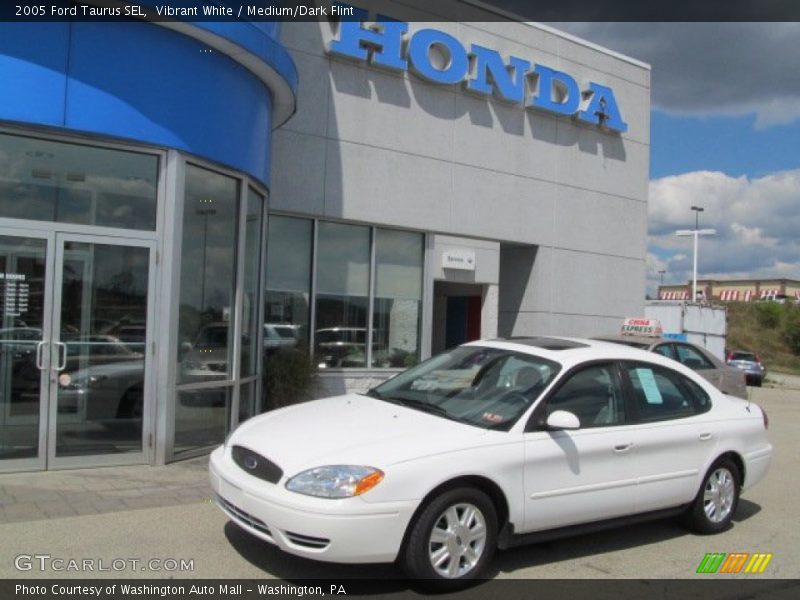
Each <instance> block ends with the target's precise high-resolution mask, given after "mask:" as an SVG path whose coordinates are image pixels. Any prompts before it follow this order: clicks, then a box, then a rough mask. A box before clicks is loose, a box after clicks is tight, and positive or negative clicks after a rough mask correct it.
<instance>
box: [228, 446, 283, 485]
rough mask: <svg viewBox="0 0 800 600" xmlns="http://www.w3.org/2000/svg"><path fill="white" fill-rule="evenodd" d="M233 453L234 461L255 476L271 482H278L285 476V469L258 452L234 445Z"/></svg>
mask: <svg viewBox="0 0 800 600" xmlns="http://www.w3.org/2000/svg"><path fill="white" fill-rule="evenodd" d="M231 455H232V456H233V462H235V463H236V464H237V465H239V466H240V467H241V468H242V469H243V470H244V471H246V472H247V473H249V474H250V475H252V476H253V477H258V478H259V479H263V480H264V481H269V482H270V483H278V481H280V479H281V477H283V470H281V468H280V467H279V466H278V465H276V464H275V463H274V462H272V461H271V460H270V459H268V458H265V457H263V456H261V455H260V454H258V453H257V452H253V451H252V450H248V449H247V448H244V447H242V446H234V447H233V448H232V449H231Z"/></svg>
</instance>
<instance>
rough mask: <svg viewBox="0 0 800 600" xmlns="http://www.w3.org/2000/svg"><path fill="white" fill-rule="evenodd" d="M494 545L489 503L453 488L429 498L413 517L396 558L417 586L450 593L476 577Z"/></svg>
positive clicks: (475, 494) (494, 518)
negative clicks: (417, 583) (417, 582)
mask: <svg viewBox="0 0 800 600" xmlns="http://www.w3.org/2000/svg"><path fill="white" fill-rule="evenodd" d="M470 534H471V535H470ZM470 538H472V539H470ZM496 548H497V510H496V509H495V506H494V504H493V503H492V501H491V500H490V499H489V497H488V496H487V495H486V494H484V493H483V492H481V491H480V490H478V489H475V488H457V489H452V490H448V491H446V492H444V493H442V494H441V495H440V496H437V497H435V498H434V499H433V500H431V501H430V502H429V503H428V504H427V505H426V506H425V507H424V508H423V509H422V511H421V512H420V513H419V514H418V515H417V517H416V518H415V519H414V521H413V522H412V523H411V526H410V528H409V532H408V536H407V538H406V543H405V544H404V547H403V549H402V550H401V553H400V557H399V559H400V560H399V562H400V565H401V566H402V568H403V570H404V571H405V572H406V575H408V577H409V578H411V579H415V580H418V581H419V583H420V585H421V586H422V587H426V588H429V589H432V590H437V591H453V590H457V589H461V588H463V587H466V586H467V585H469V584H470V582H472V581H474V580H476V579H479V578H480V577H481V574H482V573H483V572H484V570H485V569H486V566H487V565H488V564H489V562H491V560H492V556H493V555H494V552H495V549H496Z"/></svg>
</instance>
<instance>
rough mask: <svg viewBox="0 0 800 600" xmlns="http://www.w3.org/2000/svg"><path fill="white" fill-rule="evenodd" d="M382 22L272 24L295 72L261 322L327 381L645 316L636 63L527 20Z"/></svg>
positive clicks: (276, 175)
mask: <svg viewBox="0 0 800 600" xmlns="http://www.w3.org/2000/svg"><path fill="white" fill-rule="evenodd" d="M387 5H388V6H392V5H393V3H387ZM397 6H398V10H400V8H401V6H400V4H399V3H398V4H397ZM417 14H421V15H425V14H426V13H425V12H422V13H417ZM389 16H391V17H394V18H396V19H399V21H398V22H391V24H390V25H389V24H387V25H384V26H383V29H381V28H378V29H374V28H371V27H370V26H368V25H363V26H362V24H360V23H342V24H341V25H333V24H329V23H322V24H318V25H314V24H288V23H287V24H285V26H284V28H283V30H282V41H283V43H284V44H285V45H286V47H287V49H288V51H289V53H290V54H291V56H292V58H293V59H294V61H295V63H296V64H297V68H298V72H299V80H300V85H299V94H298V110H297V114H295V116H294V117H293V118H292V120H291V121H289V122H288V123H287V124H286V125H285V126H284V127H282V128H281V129H280V130H278V131H276V132H275V135H274V142H273V147H274V159H273V165H272V187H271V194H270V223H269V228H270V231H269V238H268V268H267V299H266V302H267V304H266V318H267V320H268V322H273V323H283V324H287V325H291V326H293V327H295V328H296V331H297V332H298V333H299V334H300V336H301V337H300V343H301V344H303V345H306V346H308V347H310V348H312V350H313V352H314V353H315V355H316V356H317V357H318V364H320V365H321V366H322V367H323V381H324V383H325V386H324V390H323V392H322V393H333V392H341V391H345V390H364V389H366V388H368V387H370V386H372V385H374V384H375V383H377V382H378V381H380V380H381V379H383V378H385V377H387V376H388V375H389V374H391V373H392V369H397V368H401V367H403V366H406V365H408V364H413V363H414V362H416V361H417V360H419V359H421V358H426V357H428V356H430V355H431V354H432V353H436V352H439V351H441V350H444V349H445V348H448V347H451V346H453V345H455V344H458V343H461V342H465V341H468V340H471V339H476V338H479V337H484V338H491V337H496V336H498V335H500V336H511V335H530V334H564V335H593V334H600V333H611V332H616V331H617V330H618V329H619V326H620V323H621V322H622V319H623V318H624V317H626V316H630V315H639V314H642V312H643V310H644V296H645V289H644V280H645V263H644V258H645V252H646V251H645V246H646V235H647V190H648V161H649V143H650V138H649V132H650V123H649V117H650V69H649V67H648V66H647V65H644V64H642V63H640V62H638V61H636V60H634V59H630V58H627V57H625V56H621V55H619V54H616V53H614V52H611V51H608V50H606V49H603V48H600V47H597V46H595V45H593V44H590V43H587V42H585V41H582V40H579V39H575V38H573V37H571V36H569V35H566V34H563V33H561V32H559V31H555V30H553V29H551V28H549V27H545V26H541V25H536V24H527V23H518V22H468V23H440V22H410V23H406V20H407V19H405V18H403V14H402V13H396V14H391V15H389ZM480 16H481V15H480V14H478V15H477V17H476V20H480V19H479V17H480ZM364 18H365V19H375V18H376V15H367V16H364ZM483 18H484V20H485V21H490V20H491V19H496V18H497V16H496V15H490V14H488V13H483ZM400 40H402V41H403V43H400ZM453 57H455V59H453ZM516 69H520V70H522V71H525V72H527V75H526V76H525V77H519V72H518V71H517V70H516ZM517 84H519V85H517ZM590 90H595V91H594V92H592V91H590ZM604 90H606V91H604ZM607 90H611V91H612V92H611V93H610V94H609V93H608V91H607ZM582 92H585V93H582ZM604 95H605V98H606V100H604V101H603V102H600V100H601V99H602V98H603V97H604ZM565 96H569V97H570V98H571V99H567V98H566V97H565ZM590 98H593V99H594V100H595V101H597V102H596V104H595V105H594V108H591V109H590V107H589V102H590V100H589V99H590ZM573 101H574V104H572V102H573ZM603 106H605V111H606V113H605V114H601V115H600V116H598V114H597V113H602V112H603V108H602V107H603ZM565 113H566V114H565ZM612 113H613V117H612V116H611V114H612ZM268 401H269V400H268V399H267V402H268Z"/></svg>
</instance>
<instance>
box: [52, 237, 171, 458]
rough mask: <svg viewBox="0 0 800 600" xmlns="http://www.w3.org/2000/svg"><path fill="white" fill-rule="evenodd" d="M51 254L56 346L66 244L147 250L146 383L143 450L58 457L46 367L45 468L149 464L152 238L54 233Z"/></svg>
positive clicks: (54, 410) (152, 386)
mask: <svg viewBox="0 0 800 600" xmlns="http://www.w3.org/2000/svg"><path fill="white" fill-rule="evenodd" d="M54 238H55V239H54V250H55V251H54V252H53V255H54V256H53V277H52V303H51V307H52V312H51V317H50V319H51V320H50V325H51V337H50V341H51V343H50V347H51V349H52V348H54V347H55V345H56V343H58V342H60V341H61V340H60V325H61V302H62V286H63V281H64V258H65V252H64V247H65V244H66V243H67V242H78V243H85V244H101V245H107V246H121V247H136V248H147V249H148V250H149V256H148V275H147V276H148V282H147V309H146V310H147V316H146V319H147V325H146V333H145V359H144V361H145V364H144V369H145V370H144V373H145V380H144V386H143V388H142V392H143V394H144V398H143V400H142V402H143V406H142V450H141V452H126V453H124V454H91V455H80V456H65V457H57V456H56V455H55V451H56V426H57V418H58V413H57V410H58V383H57V374H56V373H57V372H58V371H56V370H54V369H53V365H52V362H53V361H49V362H48V364H47V367H48V369H47V377H48V378H49V382H50V383H49V389H48V395H47V402H46V403H45V404H47V411H48V414H47V417H48V418H47V419H46V422H47V431H46V434H45V437H46V440H47V444H46V445H47V454H46V456H47V461H46V468H47V469H72V468H77V467H97V466H112V465H131V464H149V462H150V460H151V456H152V445H153V444H152V440H153V438H154V433H155V431H154V423H155V412H156V410H155V409H156V407H155V398H156V394H155V379H156V378H155V373H154V372H153V369H154V365H153V362H154V361H153V355H154V349H155V342H154V332H155V317H156V310H155V299H156V296H157V295H158V285H157V279H156V277H157V273H156V250H157V244H156V241H155V240H153V239H141V238H136V237H123V236H109V235H92V234H78V233H69V232H57V233H55V235H54Z"/></svg>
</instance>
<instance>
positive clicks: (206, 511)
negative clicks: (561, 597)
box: [0, 385, 800, 591]
mask: <svg viewBox="0 0 800 600" xmlns="http://www.w3.org/2000/svg"><path fill="white" fill-rule="evenodd" d="M792 387H797V388H800V386H797V385H793V386H792ZM752 399H753V401H755V402H758V403H759V404H761V405H762V406H764V407H765V408H766V410H767V412H768V415H769V419H770V438H771V441H772V444H773V446H774V447H775V455H774V461H773V464H772V468H771V471H770V473H769V474H768V476H767V478H766V479H765V480H764V481H763V482H761V484H760V485H758V486H756V487H755V488H754V489H752V490H750V491H749V492H748V493H746V494H745V496H744V497H743V498H742V500H741V502H740V505H739V510H738V512H737V515H736V518H735V523H734V526H733V528H732V529H730V530H729V531H727V532H725V533H723V534H722V535H718V536H711V537H705V536H698V535H693V534H690V533H687V532H686V530H684V529H683V528H682V527H681V525H680V524H679V523H677V522H676V521H672V520H668V521H661V522H654V523H649V524H642V525H636V526H631V527H627V528H624V529H617V530H613V531H608V532H604V533H597V534H592V535H584V536H581V537H576V538H571V539H565V540H560V541H555V542H550V543H544V544H539V545H534V546H527V547H521V548H515V549H513V550H508V551H505V552H501V553H498V555H497V556H496V558H495V562H494V567H493V568H494V572H493V573H494V576H495V577H497V578H523V579H538V578H569V579H574V578H690V577H702V575H696V574H695V571H696V569H697V566H698V564H699V563H700V561H701V560H702V558H703V557H704V555H705V553H707V552H728V553H730V552H750V553H755V552H765V553H766V552H768V553H772V554H773V558H772V561H771V562H770V563H769V565H768V568H767V569H766V571H765V573H764V574H763V575H761V576H759V577H772V578H787V579H794V578H798V577H800V563H798V560H797V558H798V551H800V528H798V527H797V498H798V497H800V478H798V477H797V473H798V465H799V464H800V460H799V459H800V444H798V442H797V440H798V439H800V389H788V388H786V387H783V388H773V389H769V388H763V389H755V388H752ZM195 471H196V472H197V474H196V477H197V479H198V483H197V485H201V484H200V483H199V481H200V479H201V478H203V477H204V476H205V475H204V473H203V472H202V469H200V468H196V469H195ZM11 477H19V476H16V475H11V476H0V486H1V485H3V482H4V478H11ZM5 481H10V479H5ZM0 540H2V543H1V544H0V577H2V578H25V577H31V578H43V577H45V578H46V577H59V578H61V577H87V576H89V577H98V576H99V577H148V578H159V577H178V578H181V577H191V578H225V579H230V578H259V579H260V578H272V577H275V578H280V579H286V580H299V579H305V578H325V579H336V580H339V579H347V578H370V579H384V580H387V584H386V585H387V586H390V585H392V584H391V583H389V582H388V580H390V579H392V578H394V577H396V576H397V575H398V573H397V572H396V571H395V570H394V568H393V567H392V566H390V565H356V566H343V565H328V564H324V563H315V562H312V561H308V560H304V559H299V558H295V557H291V556H288V555H285V554H283V553H281V552H279V551H277V550H275V549H274V548H273V547H271V546H270V545H268V544H265V543H262V542H261V541H259V540H256V539H254V538H252V537H251V536H249V535H248V534H246V533H244V532H242V531H241V530H239V529H238V528H237V527H236V526H234V525H232V524H231V523H229V522H227V519H226V518H225V516H224V515H223V514H222V513H221V512H220V511H219V510H218V509H217V508H216V507H215V506H213V505H212V504H211V502H210V500H209V499H208V498H198V497H193V498H192V499H189V500H187V501H185V502H182V503H179V504H172V505H170V506H156V507H152V508H137V507H135V505H133V506H132V507H131V508H129V509H128V510H115V511H113V512H104V513H101V514H87V515H77V516H63V517H55V518H47V519H42V518H39V519H33V518H32V519H31V520H17V521H14V522H5V523H2V524H0ZM21 554H24V555H34V554H46V555H50V556H51V557H54V558H63V559H70V558H75V559H80V560H83V559H94V560H96V561H98V560H102V561H103V562H104V564H106V565H109V564H111V562H112V561H113V560H115V559H123V560H128V559H135V560H138V561H148V560H150V559H159V560H161V561H167V560H169V559H175V560H178V561H180V560H181V559H185V560H191V561H192V570H190V571H185V572H180V571H177V572H176V571H164V570H163V569H162V570H154V571H153V570H142V568H141V566H139V565H141V562H140V563H139V565H137V567H136V568H135V569H134V568H126V569H123V570H121V571H114V570H111V571H105V572H91V573H86V572H71V571H70V572H68V571H56V570H53V569H48V570H45V571H44V572H42V571H40V570H39V569H38V568H37V566H36V564H34V566H33V568H31V570H28V571H20V570H18V569H17V568H16V567H15V558H16V557H17V556H19V555H21ZM95 564H97V563H95ZM170 564H171V563H170ZM387 591H391V590H389V589H387Z"/></svg>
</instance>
